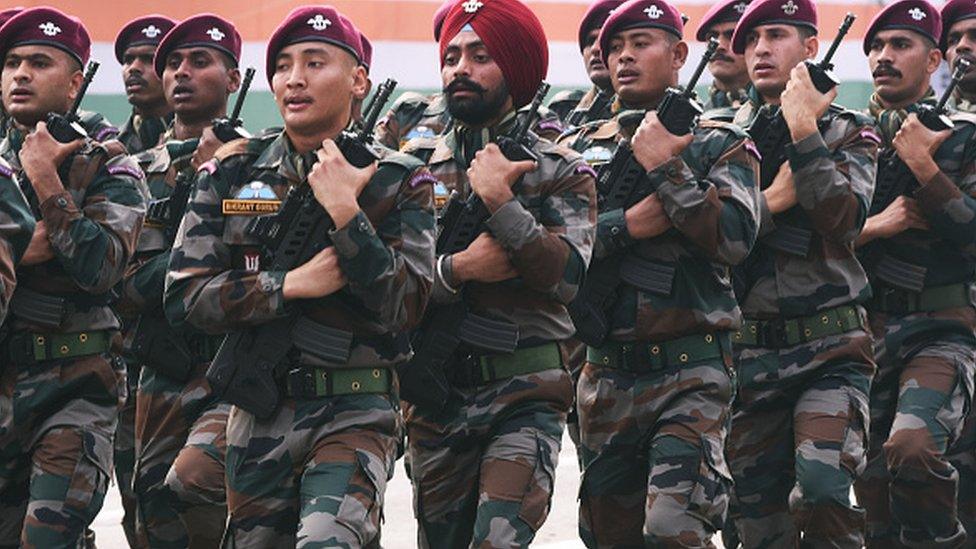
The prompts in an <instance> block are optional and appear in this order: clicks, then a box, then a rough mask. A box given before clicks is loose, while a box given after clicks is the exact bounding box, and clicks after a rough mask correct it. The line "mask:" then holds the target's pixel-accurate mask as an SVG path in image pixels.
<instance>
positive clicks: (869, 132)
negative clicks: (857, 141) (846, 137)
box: [861, 128, 881, 145]
mask: <svg viewBox="0 0 976 549" xmlns="http://www.w3.org/2000/svg"><path fill="white" fill-rule="evenodd" d="M861 138H862V139H867V140H868V141H874V142H875V143H876V144H878V145H880V144H881V136H880V135H878V132H876V131H874V128H864V129H862V130H861Z"/></svg>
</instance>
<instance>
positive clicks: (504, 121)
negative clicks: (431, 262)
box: [401, 0, 596, 548]
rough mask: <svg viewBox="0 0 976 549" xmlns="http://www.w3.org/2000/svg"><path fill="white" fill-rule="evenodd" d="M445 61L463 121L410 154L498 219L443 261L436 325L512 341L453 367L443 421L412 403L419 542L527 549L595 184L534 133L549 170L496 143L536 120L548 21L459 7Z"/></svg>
mask: <svg viewBox="0 0 976 549" xmlns="http://www.w3.org/2000/svg"><path fill="white" fill-rule="evenodd" d="M440 55H441V78H442V81H443V87H444V98H445V100H446V102H447V108H448V111H449V113H450V115H451V117H452V119H453V120H454V122H455V123H454V125H453V127H452V128H451V130H450V131H449V132H447V133H446V134H445V135H443V136H441V137H439V138H437V139H417V140H414V141H412V142H411V143H410V144H409V145H408V146H407V148H406V150H409V151H410V152H412V153H413V154H416V155H417V156H419V157H421V158H424V159H426V160H427V164H428V167H429V168H430V170H431V172H432V173H433V174H434V176H435V177H436V178H437V179H439V180H440V181H442V182H443V183H444V185H446V186H447V187H448V188H449V189H451V190H454V191H456V192H457V193H458V194H457V196H455V198H454V199H453V200H464V201H470V200H476V199H475V198H473V196H477V197H478V199H477V200H480V201H481V203H483V204H484V207H485V208H486V214H487V219H486V220H485V221H484V223H483V226H484V228H485V229H486V231H485V232H483V233H481V234H480V236H478V237H477V238H476V239H475V240H474V241H473V242H472V243H470V244H468V245H467V247H466V249H464V250H462V251H459V252H457V253H453V254H447V253H444V254H440V255H439V256H438V258H437V268H436V269H435V278H434V288H433V296H432V305H434V304H436V305H437V307H432V309H433V310H432V311H430V314H441V313H443V312H444V311H449V310H451V308H452V307H456V306H457V304H458V302H459V300H461V301H463V308H464V309H466V310H467V311H469V312H470V314H472V315H477V316H478V317H479V318H486V319H487V322H489V323H490V324H491V325H493V326H497V327H498V329H499V330H500V332H503V333H505V334H508V336H509V337H508V339H507V340H506V341H505V342H504V343H503V344H502V346H504V347H505V350H494V351H493V350H489V349H487V348H484V347H482V346H478V345H475V344H473V343H464V344H462V345H460V346H459V347H457V348H456V349H454V350H453V352H452V353H451V355H450V356H448V357H447V359H446V360H447V362H446V364H444V368H443V370H444V374H445V375H446V376H447V381H448V382H449V384H450V386H451V387H452V391H451V392H452V394H453V395H454V396H453V397H452V398H450V399H449V400H448V401H447V402H446V403H442V405H443V406H442V408H441V409H440V410H438V409H435V406H434V405H431V404H417V403H413V404H409V405H407V407H405V410H404V417H405V418H406V421H407V433H408V450H407V452H408V456H407V457H408V459H409V463H410V469H411V480H412V481H413V486H414V501H415V508H414V512H415V513H416V516H417V520H418V522H419V532H418V536H419V545H420V546H421V547H424V548H427V547H435V548H439V547H466V546H469V545H470V546H472V547H478V546H491V547H499V546H518V547H525V546H528V545H529V544H530V543H531V542H532V540H533V538H534V536H535V533H536V532H537V531H538V529H539V527H541V526H542V524H543V522H544V521H545V519H546V516H547V514H548V510H549V501H550V498H551V497H552V489H553V475H554V474H555V468H556V462H557V460H558V457H559V447H560V442H561V437H562V433H563V428H564V426H565V422H566V414H567V412H568V411H569V408H570V406H571V404H572V400H573V395H572V381H571V379H570V376H569V373H568V372H567V371H566V369H565V360H566V356H565V350H564V349H562V348H561V345H560V342H561V341H563V340H565V339H566V338H568V337H569V336H571V335H572V333H573V327H572V323H571V320H570V318H569V315H568V313H567V311H566V304H567V303H568V302H569V301H570V300H571V299H572V298H573V296H574V294H575V293H576V289H577V287H578V285H579V284H580V282H581V281H582V277H583V273H584V271H585V269H586V264H587V262H588V261H589V257H590V249H591V246H592V242H593V225H594V223H595V221H596V199H595V196H594V181H593V174H592V170H591V169H590V168H589V167H588V166H586V165H585V164H584V163H583V162H582V160H581V159H580V157H579V156H578V155H577V154H575V153H573V152H572V151H570V150H569V149H566V148H564V147H559V146H557V145H554V144H553V143H551V142H549V141H546V140H543V139H540V138H539V137H538V136H537V135H535V134H533V133H531V132H528V134H527V135H526V136H525V139H526V140H527V141H525V142H524V143H523V144H522V145H521V146H522V147H527V148H528V149H529V150H531V153H532V155H534V156H535V157H536V158H537V161H525V160H523V161H518V162H513V161H510V160H508V159H507V158H506V156H504V155H503V153H502V152H501V149H500V148H499V146H498V145H497V144H495V141H497V140H498V139H499V138H500V137H501V136H505V135H508V136H511V135H513V134H514V133H515V132H514V128H515V127H521V126H522V124H524V123H523V122H522V121H521V116H522V115H518V116H517V115H516V111H517V109H519V108H521V107H523V106H525V105H527V104H529V102H530V101H531V100H532V98H533V95H535V94H536V93H537V90H538V89H539V87H540V84H541V82H542V79H543V76H544V75H545V72H546V68H547V65H548V46H547V43H546V38H545V34H544V31H543V29H542V25H541V23H540V22H539V20H538V19H537V18H536V16H535V14H533V13H532V12H531V11H530V10H529V8H528V7H526V6H525V4H523V3H522V2H520V1H518V0H493V1H491V2H474V1H464V2H461V1H456V2H454V4H453V5H452V7H451V9H450V11H449V12H448V14H447V16H446V18H445V21H444V25H443V28H442V34H441V38H440ZM533 104H535V103H533ZM523 112H528V114H529V115H531V114H533V113H532V112H531V108H530V110H529V111H523ZM512 139H517V136H516V137H512ZM527 157H528V156H527ZM445 230H446V229H445ZM430 320H431V319H428V321H430ZM426 326H427V328H430V326H429V325H426ZM469 341H470V340H469ZM501 343H502V342H501V341H495V340H493V341H490V342H486V344H501ZM423 351H425V350H424V349H417V350H415V352H416V353H417V354H418V355H421V354H422V352H423ZM408 375H413V374H412V370H404V372H403V374H402V376H401V377H404V380H403V382H402V383H403V385H404V386H406V385H408V383H409V380H408V379H406V378H405V376H408Z"/></svg>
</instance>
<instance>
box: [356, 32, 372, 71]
mask: <svg viewBox="0 0 976 549" xmlns="http://www.w3.org/2000/svg"><path fill="white" fill-rule="evenodd" d="M359 39H360V42H362V50H363V67H365V68H366V74H369V66H370V65H372V64H373V43H372V42H370V41H369V38H366V35H365V34H363V33H362V32H360V33H359Z"/></svg>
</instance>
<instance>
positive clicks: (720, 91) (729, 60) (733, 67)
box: [695, 0, 749, 121]
mask: <svg viewBox="0 0 976 549" xmlns="http://www.w3.org/2000/svg"><path fill="white" fill-rule="evenodd" d="M747 7H749V0H723V1H722V2H719V3H717V4H714V5H712V7H711V8H709V10H708V11H707V12H705V16H704V17H703V18H702V21H701V24H700V25H699V26H698V32H697V33H696V34H695V38H696V39H697V40H698V41H699V42H708V41H709V40H710V39H712V38H715V39H716V40H718V49H717V50H715V55H713V56H712V60H711V61H709V62H708V72H710V73H712V77H713V80H712V85H711V86H710V87H709V88H708V98H707V99H706V100H705V101H704V102H703V103H702V107H704V108H705V110H706V111H712V110H717V109H721V110H722V112H721V113H710V114H709V117H710V118H715V119H719V120H723V121H731V120H732V118H733V117H734V116H735V111H737V110H738V109H739V107H741V106H742V105H744V104H745V103H746V102H747V101H748V100H749V97H748V95H747V90H748V89H749V71H748V70H746V60H745V58H744V57H743V56H742V55H740V54H737V53H735V52H733V51H732V32H733V31H734V30H735V25H736V23H737V22H738V21H739V18H740V17H742V14H743V13H745V11H746V8H747Z"/></svg>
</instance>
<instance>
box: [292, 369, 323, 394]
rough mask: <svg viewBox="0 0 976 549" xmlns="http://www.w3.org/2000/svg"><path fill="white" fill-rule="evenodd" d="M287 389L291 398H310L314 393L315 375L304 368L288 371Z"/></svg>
mask: <svg viewBox="0 0 976 549" xmlns="http://www.w3.org/2000/svg"><path fill="white" fill-rule="evenodd" d="M287 379H288V389H289V390H290V392H291V393H292V396H294V397H299V398H312V397H315V396H317V395H316V391H315V375H314V374H313V373H312V372H311V371H309V370H308V369H306V368H292V369H291V370H289V371H288V377H287Z"/></svg>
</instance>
